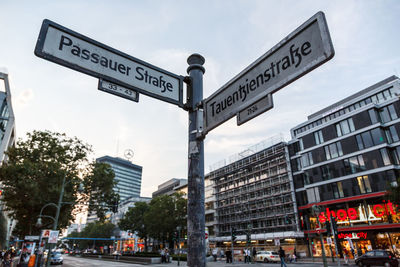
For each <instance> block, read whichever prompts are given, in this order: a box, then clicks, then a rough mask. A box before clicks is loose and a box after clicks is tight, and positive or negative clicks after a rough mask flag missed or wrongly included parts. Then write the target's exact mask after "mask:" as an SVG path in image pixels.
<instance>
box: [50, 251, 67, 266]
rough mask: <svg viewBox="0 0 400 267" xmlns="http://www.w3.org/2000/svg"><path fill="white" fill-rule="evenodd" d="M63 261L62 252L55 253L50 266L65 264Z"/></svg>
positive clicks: (52, 255)
mask: <svg viewBox="0 0 400 267" xmlns="http://www.w3.org/2000/svg"><path fill="white" fill-rule="evenodd" d="M63 260H64V259H63V257H62V255H61V253H60V252H53V253H52V254H51V258H50V264H63Z"/></svg>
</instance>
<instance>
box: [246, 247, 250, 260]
mask: <svg viewBox="0 0 400 267" xmlns="http://www.w3.org/2000/svg"><path fill="white" fill-rule="evenodd" d="M246 258H247V263H251V250H250V248H248V249H246Z"/></svg>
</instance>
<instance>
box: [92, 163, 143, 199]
mask: <svg viewBox="0 0 400 267" xmlns="http://www.w3.org/2000/svg"><path fill="white" fill-rule="evenodd" d="M96 161H97V162H103V163H108V164H110V165H111V168H112V169H113V171H114V173H115V181H116V182H117V185H116V186H115V187H114V191H115V192H117V193H118V194H119V196H120V201H124V200H125V199H127V198H129V197H140V187H141V184H142V169H143V168H142V166H139V165H136V164H133V163H132V162H130V161H128V160H125V159H121V158H115V157H110V156H104V157H101V158H98V159H97V160H96Z"/></svg>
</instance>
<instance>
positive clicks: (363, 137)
mask: <svg viewBox="0 0 400 267" xmlns="http://www.w3.org/2000/svg"><path fill="white" fill-rule="evenodd" d="M356 139H357V145H358V149H360V150H361V149H364V148H368V147H371V146H374V145H379V144H382V143H384V142H385V139H384V138H383V135H382V131H381V129H380V128H375V129H373V130H371V131H368V132H364V133H362V134H358V135H356Z"/></svg>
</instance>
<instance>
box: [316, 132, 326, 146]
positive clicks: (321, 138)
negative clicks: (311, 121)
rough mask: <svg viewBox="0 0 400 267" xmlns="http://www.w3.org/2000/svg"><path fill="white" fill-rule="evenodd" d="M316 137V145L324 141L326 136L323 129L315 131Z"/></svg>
mask: <svg viewBox="0 0 400 267" xmlns="http://www.w3.org/2000/svg"><path fill="white" fill-rule="evenodd" d="M314 139H315V144H316V145H319V144H321V143H323V142H324V137H323V136H322V131H321V130H319V131H316V132H314Z"/></svg>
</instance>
